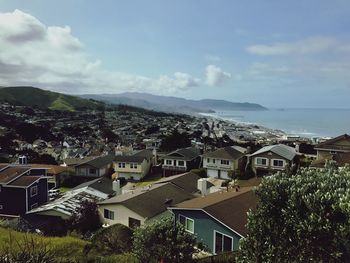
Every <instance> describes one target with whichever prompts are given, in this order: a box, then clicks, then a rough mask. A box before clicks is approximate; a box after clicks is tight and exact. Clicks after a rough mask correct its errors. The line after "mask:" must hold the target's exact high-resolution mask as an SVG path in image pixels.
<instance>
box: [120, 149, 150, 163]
mask: <svg viewBox="0 0 350 263" xmlns="http://www.w3.org/2000/svg"><path fill="white" fill-rule="evenodd" d="M152 156H153V154H152V152H151V151H150V150H141V151H138V152H136V153H134V154H132V155H118V156H116V157H115V161H117V162H126V163H142V162H143V160H145V159H147V160H149V159H151V158H152Z"/></svg>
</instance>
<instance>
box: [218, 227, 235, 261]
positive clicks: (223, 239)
mask: <svg viewBox="0 0 350 263" xmlns="http://www.w3.org/2000/svg"><path fill="white" fill-rule="evenodd" d="M216 233H219V234H220V235H222V236H226V237H228V238H230V239H231V240H232V242H231V251H233V247H234V246H233V237H231V236H229V235H226V234H224V233H222V232H220V231H217V230H214V237H213V239H214V242H213V252H214V254H215V255H217V251H216ZM222 242H224V238H223V239H222ZM221 246H222V247H224V244H222V245H221ZM220 252H223V251H219V253H220Z"/></svg>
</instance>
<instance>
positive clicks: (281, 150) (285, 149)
mask: <svg viewBox="0 0 350 263" xmlns="http://www.w3.org/2000/svg"><path fill="white" fill-rule="evenodd" d="M266 152H273V153H275V154H277V155H279V156H282V157H284V158H286V159H287V160H293V158H294V157H295V156H296V155H297V152H296V151H295V149H294V148H293V147H290V146H287V145H284V144H276V145H269V146H265V147H263V148H261V149H260V150H258V151H256V152H255V153H253V154H251V155H250V156H256V155H259V154H262V153H266Z"/></svg>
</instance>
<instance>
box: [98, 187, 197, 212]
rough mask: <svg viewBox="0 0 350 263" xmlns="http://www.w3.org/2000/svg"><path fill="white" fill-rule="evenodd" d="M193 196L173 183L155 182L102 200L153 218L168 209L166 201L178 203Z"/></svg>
mask: <svg viewBox="0 0 350 263" xmlns="http://www.w3.org/2000/svg"><path fill="white" fill-rule="evenodd" d="M191 198H193V195H192V194H190V193H188V192H186V191H185V190H183V189H181V188H180V187H178V186H176V185H175V184H172V183H169V182H167V183H160V184H154V185H152V186H151V187H150V188H148V187H146V188H143V189H135V190H133V191H131V192H129V193H125V194H122V195H118V196H115V197H113V198H111V199H108V200H105V201H102V202H100V203H99V205H104V204H121V205H124V206H125V207H127V208H129V209H130V210H132V211H134V212H135V213H137V214H139V215H140V216H142V217H144V218H152V217H154V216H156V215H158V214H160V213H162V212H164V211H166V210H167V206H166V204H165V202H166V201H167V200H172V204H178V203H180V202H183V201H185V200H189V199H191Z"/></svg>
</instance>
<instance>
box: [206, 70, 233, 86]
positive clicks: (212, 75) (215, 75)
mask: <svg viewBox="0 0 350 263" xmlns="http://www.w3.org/2000/svg"><path fill="white" fill-rule="evenodd" d="M206 77H207V80H206V82H207V84H208V85H209V86H220V85H222V84H223V83H224V82H225V81H227V80H228V79H230V78H231V74H230V73H228V72H225V71H223V70H222V69H221V68H219V67H217V66H214V65H208V66H207V68H206Z"/></svg>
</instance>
